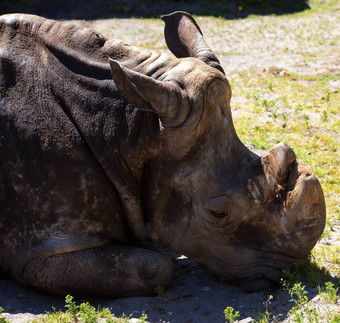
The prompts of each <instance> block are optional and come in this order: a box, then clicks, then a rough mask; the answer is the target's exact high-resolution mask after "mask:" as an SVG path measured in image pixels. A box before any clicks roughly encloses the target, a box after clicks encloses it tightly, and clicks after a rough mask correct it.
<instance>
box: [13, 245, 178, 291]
mask: <svg viewBox="0 0 340 323" xmlns="http://www.w3.org/2000/svg"><path fill="white" fill-rule="evenodd" d="M173 271H174V269H173V263H172V261H171V259H170V258H169V257H167V256H166V255H164V254H162V253H160V252H157V251H152V250H147V249H142V248H135V247H127V246H120V245H114V244H109V245H105V246H102V247H98V248H93V249H87V250H82V251H76V252H69V253H65V254H59V255H54V256H49V257H46V256H40V257H38V258H35V259H33V260H32V261H30V262H28V264H27V265H26V266H25V268H24V269H23V275H22V277H21V278H20V279H19V280H20V281H21V282H23V283H25V284H28V285H31V286H33V287H35V288H36V289H38V290H41V291H43V292H45V293H48V294H51V295H60V296H65V295H66V294H71V295H74V296H79V297H80V296H81V297H84V296H91V297H98V296H100V297H103V296H105V297H127V296H135V295H139V296H151V295H154V294H155V288H156V287H157V286H164V287H168V286H169V285H170V283H171V281H172V278H173Z"/></svg>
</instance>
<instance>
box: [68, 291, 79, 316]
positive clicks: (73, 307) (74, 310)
mask: <svg viewBox="0 0 340 323" xmlns="http://www.w3.org/2000/svg"><path fill="white" fill-rule="evenodd" d="M73 299H74V297H73V296H71V295H67V296H66V297H65V303H66V305H65V307H66V308H67V309H68V310H67V312H68V313H69V314H70V315H71V316H72V317H73V319H74V321H76V322H77V320H78V319H77V315H78V313H79V306H78V305H77V304H76V303H75V302H74V301H73Z"/></svg>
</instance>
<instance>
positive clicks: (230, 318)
mask: <svg viewBox="0 0 340 323" xmlns="http://www.w3.org/2000/svg"><path fill="white" fill-rule="evenodd" d="M239 316H240V312H239V311H235V313H234V309H233V308H232V307H230V306H228V307H227V308H226V309H225V310H224V317H225V320H226V322H229V323H233V322H235V320H237V318H238V317H239Z"/></svg>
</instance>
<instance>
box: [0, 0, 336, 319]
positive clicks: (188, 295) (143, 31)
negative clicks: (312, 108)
mask: <svg viewBox="0 0 340 323" xmlns="http://www.w3.org/2000/svg"><path fill="white" fill-rule="evenodd" d="M70 2H72V1H70ZM22 3H23V1H22ZM55 3H57V2H55ZM339 9H340V6H339ZM8 12H9V11H8ZM339 13H340V11H339V10H338V11H337V12H336V14H330V13H320V14H313V15H310V16H303V17H299V16H295V17H294V18H291V17H290V16H284V17H280V18H277V17H273V16H265V17H260V18H248V19H238V20H230V21H228V22H227V24H223V25H221V26H220V25H219V24H218V20H214V19H208V18H205V17H200V18H198V19H197V20H198V23H199V24H200V26H201V29H202V30H203V32H204V35H205V38H206V40H207V41H208V43H209V44H210V45H211V47H212V49H213V50H214V51H215V52H216V53H217V55H218V57H219V58H220V61H221V63H222V66H223V67H224V69H225V70H226V73H227V75H228V76H229V77H230V78H232V77H233V75H234V74H237V73H240V72H242V71H256V72H259V71H261V72H264V73H271V74H281V75H284V74H285V73H288V74H289V73H297V74H306V75H327V74H340V41H337V42H334V41H333V40H336V39H339V37H340V14H339ZM79 15H80V16H81V18H84V15H82V14H79ZM60 16H61V18H65V15H62V14H60ZM75 16H76V15H73V16H72V15H71V16H70V18H74V17H75ZM85 18H86V17H85ZM75 23H77V24H79V25H83V26H87V27H90V28H93V29H96V30H98V31H100V32H102V33H103V34H104V35H105V36H106V37H115V38H119V39H123V40H125V41H127V42H130V43H133V44H135V45H141V46H144V47H145V46H146V45H145V40H146V39H149V38H152V39H154V40H155V42H156V44H154V45H155V47H157V48H159V50H166V49H165V43H164V40H163V37H162V29H163V27H162V22H160V21H158V20H155V21H153V22H150V21H144V20H135V19H125V18H124V19H114V20H113V19H100V20H91V21H90V20H77V21H75ZM332 82H333V83H332V84H331V85H330V86H332V87H334V88H337V89H339V88H340V80H339V79H338V80H333V81H332ZM235 100H237V98H235ZM339 236H340V223H339V222H335V223H334V224H333V232H332V233H331V236H330V237H328V238H327V240H326V239H325V240H324V241H321V242H320V243H324V244H333V243H337V244H340V242H339V239H340V238H339ZM307 290H308V298H309V299H310V300H311V299H312V300H313V304H314V305H315V306H316V307H322V306H324V301H323V300H322V299H321V298H320V297H319V296H318V292H317V290H316V289H307ZM269 295H272V296H273V299H272V300H271V303H270V305H269V307H270V311H271V313H272V314H273V315H274V316H276V317H277V319H278V320H279V321H283V320H285V319H286V316H287V313H288V312H289V310H290V309H291V308H292V306H293V305H294V304H292V302H290V301H289V295H288V293H287V291H285V290H283V289H282V288H281V289H277V290H272V291H264V292H258V293H246V292H245V291H243V290H242V289H240V288H238V287H236V286H231V285H225V284H222V283H220V282H218V281H217V280H215V279H214V278H213V277H211V276H210V275H208V274H207V273H205V272H204V271H203V270H202V269H201V268H200V267H199V266H198V265H197V264H196V263H194V262H192V261H191V260H189V259H187V258H185V257H184V256H182V257H180V258H179V259H177V260H176V274H175V278H174V281H173V284H172V286H171V288H170V291H169V292H168V293H166V294H165V295H164V296H163V297H160V296H155V297H130V298H122V299H116V300H110V299H101V300H88V301H90V303H91V304H92V305H94V306H96V305H98V304H100V305H101V306H105V307H108V308H111V309H112V312H113V313H115V314H116V315H117V316H120V315H122V314H123V313H127V314H130V313H132V315H133V317H134V318H138V317H140V316H141V315H142V313H146V314H147V316H148V321H150V322H203V323H204V322H217V323H218V322H225V320H224V314H223V310H224V309H225V308H226V307H227V306H231V307H233V308H234V309H235V310H237V311H239V312H240V314H241V316H240V318H239V320H241V322H244V323H245V322H250V321H251V318H256V315H257V314H256V313H258V312H259V311H262V312H264V310H265V305H264V303H265V302H266V300H267V299H268V297H269ZM78 301H81V300H78ZM0 306H1V307H3V308H4V309H5V312H6V313H5V315H4V316H5V317H6V318H7V319H9V320H10V321H11V322H26V321H27V320H30V319H33V318H36V317H37V316H39V315H43V314H44V313H45V312H46V311H51V310H52V307H54V308H55V309H64V299H62V298H56V297H50V296H46V295H42V294H40V293H38V292H36V291H35V290H33V289H31V288H28V287H25V286H22V285H19V284H17V283H15V282H14V281H12V280H10V279H8V278H4V277H2V278H0ZM327 306H328V309H329V310H331V311H332V307H331V306H330V305H327ZM339 306H340V305H339V304H335V305H334V307H337V310H338V309H339Z"/></svg>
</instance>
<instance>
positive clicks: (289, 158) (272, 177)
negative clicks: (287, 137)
mask: <svg viewBox="0 0 340 323" xmlns="http://www.w3.org/2000/svg"><path fill="white" fill-rule="evenodd" d="M295 161H296V155H295V153H294V151H293V150H292V149H291V148H290V147H289V146H288V145H287V144H286V143H284V142H281V143H279V144H277V145H275V146H274V147H272V148H271V149H270V150H269V152H268V154H267V155H265V156H263V157H262V158H261V163H262V166H263V171H264V174H265V176H266V181H267V183H268V184H269V186H270V188H271V189H275V187H276V185H284V184H285V183H286V180H287V178H288V176H289V174H290V171H291V168H292V165H293V164H294V163H295Z"/></svg>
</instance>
